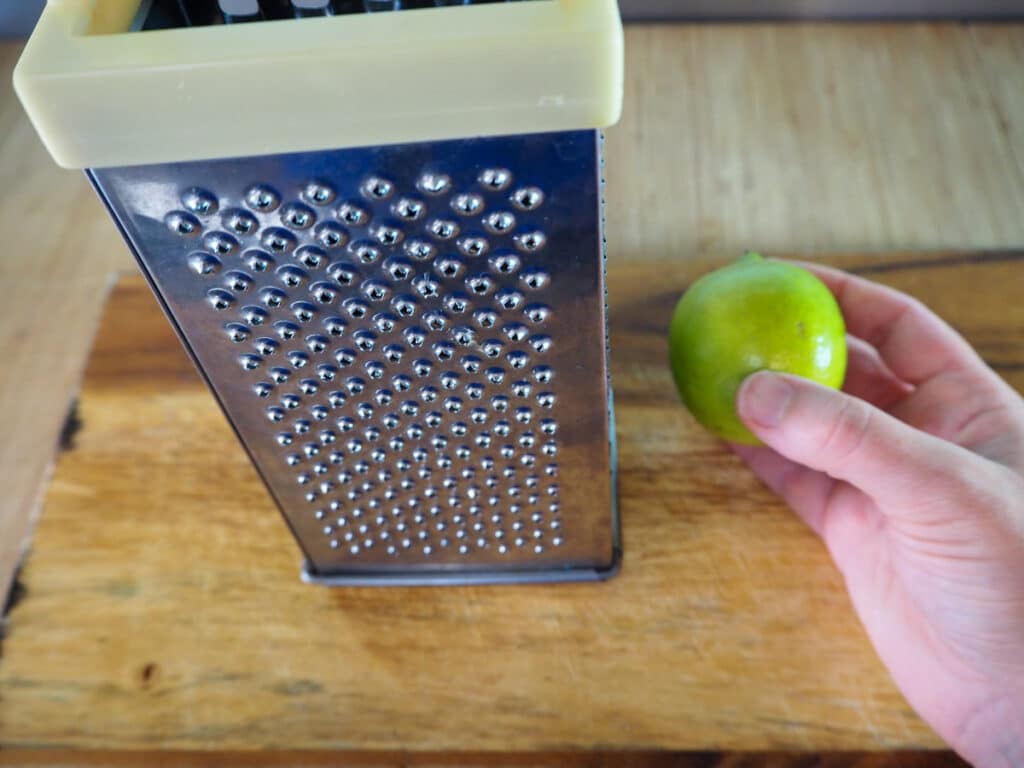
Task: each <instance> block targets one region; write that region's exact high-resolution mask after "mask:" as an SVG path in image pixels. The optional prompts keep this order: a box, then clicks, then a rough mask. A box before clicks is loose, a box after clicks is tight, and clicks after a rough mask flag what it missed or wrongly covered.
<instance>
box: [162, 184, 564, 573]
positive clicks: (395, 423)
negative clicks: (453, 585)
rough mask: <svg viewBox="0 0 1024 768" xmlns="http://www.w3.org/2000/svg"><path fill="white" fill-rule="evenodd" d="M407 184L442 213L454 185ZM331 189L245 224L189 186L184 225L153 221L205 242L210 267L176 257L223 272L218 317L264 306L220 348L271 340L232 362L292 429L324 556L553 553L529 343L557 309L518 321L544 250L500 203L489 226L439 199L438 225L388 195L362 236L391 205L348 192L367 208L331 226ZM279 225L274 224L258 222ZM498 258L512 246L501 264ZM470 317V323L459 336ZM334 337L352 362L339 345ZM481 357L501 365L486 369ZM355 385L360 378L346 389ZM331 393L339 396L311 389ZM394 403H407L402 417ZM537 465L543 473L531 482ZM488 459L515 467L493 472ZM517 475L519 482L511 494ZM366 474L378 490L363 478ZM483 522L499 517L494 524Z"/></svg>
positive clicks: (472, 210) (547, 402)
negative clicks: (268, 330) (333, 255)
mask: <svg viewBox="0 0 1024 768" xmlns="http://www.w3.org/2000/svg"><path fill="white" fill-rule="evenodd" d="M512 180H513V179H512V174H511V172H510V171H508V170H507V169H503V168H492V169H485V170H484V171H482V172H481V173H480V174H479V176H478V177H477V179H476V181H477V183H478V184H479V185H480V188H481V189H483V190H484V193H485V194H488V193H495V192H504V191H505V190H507V189H508V188H509V187H510V185H511V183H512ZM415 186H416V188H417V189H418V190H419V191H420V192H421V193H423V194H424V195H426V196H427V198H428V199H429V198H434V197H440V198H444V197H445V196H446V195H449V194H450V193H451V191H452V188H453V183H452V179H451V177H450V176H448V175H446V174H438V173H436V172H429V173H424V174H421V175H420V176H419V177H418V179H417V180H416V183H415ZM338 189H339V187H336V186H334V185H331V184H330V183H328V182H325V181H321V180H313V181H310V182H309V183H307V184H306V185H304V186H303V187H302V188H301V189H298V190H296V192H295V193H296V195H297V197H298V198H299V200H301V202H299V201H294V202H289V203H286V204H283V205H282V201H281V196H280V194H279V193H278V192H277V191H276V190H274V189H273V188H271V187H270V186H268V185H256V186H253V187H250V188H248V189H246V190H243V191H242V197H241V200H242V201H243V203H244V205H245V206H246V207H245V208H239V207H230V206H227V205H224V204H222V203H223V202H224V201H221V200H218V199H217V198H216V197H215V196H213V195H211V194H209V193H204V192H203V191H202V190H197V189H196V188H192V189H189V190H186V192H185V193H184V194H183V195H182V205H183V206H184V207H185V209H186V210H183V211H171V212H170V213H168V214H167V216H166V217H165V219H164V220H165V223H166V224H167V226H168V227H169V228H170V229H171V231H173V232H176V233H177V234H179V235H180V236H182V237H183V238H186V239H187V238H193V237H197V236H200V235H202V242H203V246H204V250H202V251H191V252H189V253H188V254H187V256H186V263H187V266H188V267H189V269H190V271H191V272H192V273H193V274H195V275H196V276H197V278H199V279H204V280H205V279H210V278H212V277H214V276H216V275H219V274H221V273H222V272H223V276H222V277H221V278H220V284H219V285H216V286H212V287H208V288H206V289H205V291H206V297H207V300H208V301H209V303H210V304H211V306H213V307H214V308H215V309H216V310H218V311H228V312H230V311H231V310H232V308H233V307H235V306H236V305H237V304H238V302H239V299H240V298H241V296H243V295H246V294H249V293H252V294H254V295H255V297H256V298H257V299H258V301H259V304H260V306H257V305H256V304H252V303H247V304H245V305H244V306H242V307H241V308H240V309H238V310H235V311H237V312H238V315H237V317H238V320H229V321H227V322H225V323H224V325H223V327H224V330H225V334H226V337H227V339H228V340H229V343H230V344H231V345H234V344H243V343H245V342H248V341H250V340H251V339H252V336H253V330H252V329H253V328H256V327H260V326H264V325H269V326H271V327H272V328H273V329H274V333H275V335H276V336H277V337H278V339H279V340H280V341H276V340H274V339H272V338H270V337H267V336H261V337H259V338H257V339H255V340H254V341H253V350H254V351H253V352H245V351H243V352H242V353H241V354H239V355H237V356H236V357H237V360H238V362H239V365H240V367H241V371H242V373H243V375H247V376H248V375H253V376H258V373H259V371H263V374H262V376H258V378H257V379H254V380H253V382H252V384H251V385H250V386H251V389H252V391H253V393H254V395H255V396H256V397H259V398H263V399H270V400H271V404H270V405H268V406H265V413H266V416H267V419H268V422H267V423H268V426H270V425H280V424H283V423H285V422H286V421H287V419H288V416H287V414H288V413H295V414H298V416H299V417H298V418H296V419H294V420H293V421H292V422H291V428H290V429H286V430H278V431H276V432H274V431H271V432H270V433H269V437H271V438H272V439H273V440H274V441H275V442H276V444H278V445H279V447H280V449H281V451H282V452H281V456H282V461H283V462H284V463H285V464H286V465H288V466H291V467H293V468H294V470H295V475H294V477H295V481H296V484H297V485H298V486H301V487H303V488H304V489H305V490H304V497H305V499H306V501H307V502H308V503H309V504H310V507H311V514H312V515H313V517H314V519H317V520H323V521H325V523H326V524H325V525H324V526H323V528H322V530H323V533H324V536H325V537H327V541H328V543H329V545H330V546H331V548H333V549H342V548H344V550H345V551H346V552H347V556H348V557H358V556H359V555H360V554H362V553H369V552H372V551H373V550H374V548H375V547H382V548H383V551H384V552H386V553H387V554H388V555H390V556H397V555H399V554H400V553H402V552H409V551H416V552H418V553H419V555H420V556H422V557H424V558H429V557H430V556H431V555H432V554H433V553H435V552H439V551H442V550H453V551H455V552H457V553H458V554H459V555H468V554H470V553H471V552H472V551H474V550H475V549H488V548H492V547H493V548H495V549H496V550H497V551H498V552H499V553H507V552H508V551H510V549H512V548H516V549H522V548H532V550H533V551H534V552H536V553H538V554H539V553H540V552H542V551H543V548H544V546H546V545H547V544H548V543H550V544H551V545H552V546H559V545H560V544H561V543H562V541H563V539H564V534H563V533H562V532H561V529H562V525H561V520H560V518H559V517H558V514H559V511H560V507H559V503H558V494H559V491H558V486H557V484H556V483H555V482H554V478H555V477H557V464H555V463H553V462H551V461H550V459H551V458H552V457H554V456H556V454H557V450H558V444H557V442H556V441H555V439H554V436H555V435H556V433H557V422H556V421H555V419H554V418H551V412H552V410H553V409H554V407H555V403H556V395H555V393H554V392H553V391H551V390H550V385H551V382H552V381H553V379H554V371H553V368H552V366H551V365H549V364H548V363H544V362H540V358H541V356H543V355H545V354H546V353H548V352H549V350H550V349H551V345H552V341H551V338H550V337H549V336H547V335H546V334H543V333H533V335H530V334H531V331H530V330H528V325H529V326H532V327H534V328H536V327H538V326H543V325H544V324H545V323H546V322H547V321H548V319H549V318H550V315H551V310H550V308H549V307H548V306H547V305H545V304H542V303H539V302H533V303H530V304H528V305H526V306H524V304H525V297H524V294H523V292H522V291H523V290H524V289H525V290H527V291H529V292H531V293H534V292H536V293H543V291H544V290H545V289H546V288H548V287H549V285H550V283H551V276H550V274H549V273H548V272H547V271H545V270H544V269H543V266H542V264H541V263H539V262H538V263H533V264H524V261H523V260H524V258H530V257H532V255H533V254H537V253H538V252H539V251H541V250H542V249H543V247H544V245H545V244H546V238H545V236H544V234H543V232H542V231H540V230H537V229H533V228H527V230H526V231H522V232H520V231H517V227H518V226H519V222H518V220H517V218H516V216H515V215H514V214H513V213H512V212H511V211H509V210H501V209H500V203H501V200H498V199H495V201H494V202H495V203H496V204H498V206H499V207H498V208H496V209H495V210H492V211H490V212H487V211H486V207H487V200H486V199H485V197H484V195H481V194H479V193H476V192H472V193H471V192H465V193H460V194H456V195H452V196H451V197H450V199H446V200H443V205H442V207H441V208H436V215H435V216H434V217H433V218H430V217H429V216H428V215H427V214H428V211H429V210H433V209H435V205H434V204H433V203H428V202H426V201H425V200H423V199H420V198H416V197H411V196H398V197H397V199H395V200H394V201H393V202H388V203H387V204H386V209H384V210H382V211H380V213H382V214H385V218H383V219H381V221H380V223H377V224H375V225H374V226H372V227H371V222H372V221H373V220H374V218H375V214H376V206H377V205H380V204H385V203H384V201H391V199H392V198H393V196H394V194H395V192H396V185H395V183H394V182H393V181H391V180H389V179H385V178H383V177H371V178H368V179H365V180H364V181H363V183H361V184H360V185H359V188H358V190H357V194H358V196H359V197H362V198H363V200H365V201H366V203H354V202H351V201H349V202H343V203H342V204H341V205H339V206H338V208H337V209H335V210H333V211H331V210H327V213H328V214H333V215H334V216H335V219H336V220H332V219H330V218H324V220H322V221H319V222H318V221H317V219H318V218H321V217H319V216H318V214H317V213H316V211H315V208H321V209H326V207H327V206H330V205H332V204H333V203H334V201H335V199H336V198H337V196H338ZM506 194H508V193H507V192H506ZM544 199H545V198H544V193H543V191H542V190H540V189H539V188H538V187H532V186H528V187H520V188H518V189H516V190H515V191H513V192H512V193H511V195H510V196H509V197H507V198H505V201H506V203H509V202H510V203H511V205H512V207H513V208H515V209H516V210H518V211H520V212H524V213H525V212H530V211H534V210H536V209H537V208H539V207H540V206H541V205H542V204H543V202H544ZM442 208H447V209H448V210H449V211H451V212H453V213H455V214H456V215H457V216H459V217H460V218H462V219H463V220H464V221H465V226H467V227H468V228H469V229H472V227H473V226H479V227H481V228H482V230H483V231H485V232H486V233H487V235H484V234H475V233H469V234H466V235H464V236H463V235H462V229H463V226H464V225H463V224H460V223H459V222H458V221H456V220H455V219H453V218H450V217H449V216H445V215H444V214H443V213H442ZM218 210H222V211H223V213H222V214H221V217H220V222H219V223H220V224H221V225H222V226H223V228H224V229H222V230H218V229H210V230H208V231H204V226H203V223H202V222H201V221H200V219H199V218H198V215H202V216H204V217H210V216H212V215H213V214H215V213H217V211H218ZM272 212H276V217H275V219H274V220H271V219H269V218H267V217H266V216H267V214H269V213H272ZM387 214H390V215H392V216H394V217H395V219H394V220H388V219H387V218H386V215H387ZM424 219H425V221H426V223H423V224H420V223H418V222H420V221H423V220H424ZM209 223H210V224H213V223H214V222H213V221H212V220H211V221H210V222H209ZM491 238H494V242H493V243H492V241H491ZM453 240H455V241H456V242H454V243H453V242H451V241H453ZM505 244H507V246H510V247H504V248H501V247H500V246H502V245H505ZM494 246H499V248H498V250H496V251H495V252H494V253H495V255H494V256H492V257H491V258H490V259H488V260H487V261H481V262H477V263H478V265H479V266H477V268H476V269H475V270H471V269H469V267H468V265H467V263H466V262H464V261H463V258H465V259H470V260H476V259H479V258H480V257H481V256H484V255H485V254H486V253H488V252H489V251H491V250H492V248H493V247H494ZM243 248H244V250H243ZM325 249H334V250H338V249H347V253H348V257H347V258H343V259H341V260H334V261H330V260H329V259H328V258H327V254H326V251H325ZM239 251H241V256H240V257H238V256H236V254H238V253H239ZM236 258H237V259H238V261H237V262H234V259H236ZM278 258H284V261H283V262H282V263H281V264H278V263H277V261H276V259H278ZM533 258H536V257H533ZM225 260H229V261H225ZM329 261H330V263H328V262H329ZM416 262H419V263H421V264H422V265H423V267H424V268H425V269H418V268H417V267H416V266H414V264H415V263H416ZM357 264H358V265H359V266H358V267H357V266H356V265H357ZM480 267H483V270H481V269H480ZM225 268H227V271H226V272H224V271H223V270H224V269H225ZM243 268H247V269H243ZM207 285H209V284H208V283H207ZM374 305H379V306H382V307H386V308H387V311H384V312H380V311H374V310H373V309H371V307H373V306H374ZM449 313H450V314H449ZM463 314H466V320H469V321H471V322H472V325H468V324H466V323H465V321H463V322H453V318H454V317H457V316H460V315H463ZM282 316H283V317H282ZM284 318H288V319H284ZM314 326H315V328H314ZM300 328H310V329H311V330H316V331H317V332H305V331H303V332H301V333H300ZM492 334H493V335H492ZM346 336H347V337H348V338H349V339H351V342H350V345H339V344H338V341H339V340H340V339H341V338H342V337H346ZM282 344H283V345H284V348H283V349H282V348H281V345H282ZM293 345H300V346H293ZM300 347H301V348H300ZM410 350H421V354H420V355H411V354H410ZM460 350H464V351H465V352H469V354H464V353H463V352H460ZM423 353H426V354H423ZM277 354H282V356H283V357H282V359H283V360H284V361H285V362H287V364H288V366H289V367H282V366H280V365H276V366H272V367H270V368H269V369H265V368H264V360H265V359H268V358H270V357H272V356H275V355H277ZM485 359H489V360H491V361H493V363H498V364H492V365H490V366H488V367H486V368H485V366H484V364H483V360H485ZM356 368H358V369H359V373H360V375H358V376H357V375H350V376H346V377H340V376H339V374H340V372H341V371H343V370H346V369H348V370H354V369H356ZM307 369H308V373H310V374H313V376H304V377H302V378H299V379H292V376H291V373H292V371H295V372H298V371H300V370H301V371H303V372H307ZM510 372H515V373H516V374H519V375H517V376H514V377H512V378H510ZM522 374H526V375H525V376H524V375H522ZM414 381H420V382H423V383H422V384H420V385H418V386H415V385H414V384H413V382H414ZM339 382H340V383H341V385H342V386H341V388H338V386H337V385H338V383H339ZM370 382H373V385H372V386H370V384H369V383H370ZM328 383H333V384H334V387H335V388H333V389H331V388H324V386H323V385H324V384H328ZM381 383H383V384H385V386H383V387H382V386H380V384H381ZM537 387H543V390H541V389H537ZM396 393H398V394H401V393H408V394H414V395H415V396H416V399H415V400H413V399H405V400H401V401H399V400H398V398H396ZM513 398H514V399H515V400H516V402H517V404H516V405H514V406H513V404H512V402H511V399H513ZM421 404H422V406H427V407H425V408H424V407H421ZM542 412H543V414H544V418H540V415H539V414H540V413H542ZM314 424H321V425H324V426H329V427H330V428H321V429H319V430H315V429H313V425H314ZM341 435H348V436H349V437H346V438H344V439H342V438H341ZM387 435H390V437H388V436H387ZM309 438H312V440H309ZM300 443H301V444H300ZM328 446H330V447H331V450H330V451H329V453H322V451H323V450H324V449H326V448H327V447H328ZM335 446H337V447H335ZM296 449H297V450H296ZM539 456H544V457H547V458H548V459H549V462H548V463H546V464H544V465H543V470H542V471H541V466H539ZM496 457H500V458H501V460H502V461H506V462H508V463H507V464H506V465H504V466H503V468H502V469H501V471H500V472H499V471H498V468H497V458H496ZM519 467H521V468H523V469H524V470H525V471H526V472H527V474H525V475H522V476H518V475H517V468H519ZM374 468H376V469H374ZM435 472H440V473H442V474H441V475H439V476H437V477H435V476H434V475H433V473H435ZM478 472H483V473H485V474H484V475H482V476H478ZM373 473H377V474H376V477H378V479H379V484H378V483H376V482H375V481H373V480H370V479H365V478H367V477H368V476H370V475H371V474H373ZM499 475H500V476H499ZM360 478H363V479H362V480H360ZM485 508H486V509H490V510H493V513H492V514H491V515H490V517H487V516H485V515H484V514H483V510H484V509H485ZM555 531H558V532H559V534H558V535H557V536H553V535H552V532H555Z"/></svg>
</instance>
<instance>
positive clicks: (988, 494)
mask: <svg viewBox="0 0 1024 768" xmlns="http://www.w3.org/2000/svg"><path fill="white" fill-rule="evenodd" d="M802 266H805V267H807V268H808V269H809V270H810V271H812V272H813V273H814V274H816V275H817V276H818V277H820V278H821V279H822V280H823V281H824V282H825V284H826V285H828V286H829V288H830V289H831V290H832V292H833V293H834V294H835V296H836V298H837V300H838V301H839V304H840V307H841V308H842V310H843V315H844V317H845V318H846V323H847V330H848V333H849V334H850V335H849V339H848V340H849V369H848V374H847V383H846V386H845V390H846V392H845V393H841V392H834V391H832V390H829V389H826V388H824V387H821V386H819V385H817V384H813V383H811V382H809V381H806V380H804V379H799V378H796V377H792V376H784V375H779V374H774V373H768V372H760V373H756V374H754V375H752V376H750V377H749V378H748V379H747V380H746V381H745V382H744V384H743V386H742V387H741V388H740V391H739V394H738V396H737V410H738V412H739V415H740V418H741V419H742V420H743V421H744V423H746V425H747V426H748V427H749V428H750V430H751V431H752V432H754V434H756V435H757V436H758V437H759V438H760V439H761V440H762V441H763V442H764V443H765V446H761V447H746V446H735V448H734V449H735V450H736V452H737V453H738V454H739V455H740V456H741V457H742V458H743V459H744V460H745V461H746V463H747V464H748V465H749V466H750V467H751V469H753V471H754V472H755V473H756V474H757V475H758V476H759V477H760V478H761V479H762V480H763V481H764V482H765V483H766V484H767V485H768V486H769V487H771V488H772V489H773V490H774V491H775V492H777V493H778V494H780V495H781V496H782V497H783V498H784V499H785V500H786V501H787V502H788V503H789V505H790V506H791V507H792V508H793V509H794V510H795V511H796V512H797V513H798V514H799V515H800V516H801V517H802V518H803V519H804V520H805V521H806V522H807V524H808V525H809V526H810V527H811V528H812V529H813V530H814V531H815V532H816V533H817V534H818V535H819V536H820V537H821V538H822V539H823V541H824V543H825V545H826V547H827V548H828V550H829V552H830V554H831V556H832V558H833V560H834V561H835V563H836V566H837V567H838V568H839V570H840V572H841V573H842V575H843V577H844V579H845V581H846V586H847V589H848V590H849V593H850V597H851V599H852V601H853V605H854V608H855V610H856V611H857V613H858V615H859V616H860V620H861V622H862V623H863V625H864V627H865V629H866V630H867V633H868V635H869V637H870V639H871V641H872V643H873V644H874V646H875V649H876V650H877V651H878V654H879V656H880V657H881V659H882V661H883V662H884V663H885V665H886V667H887V668H888V669H889V672H890V674H891V675H892V677H893V678H894V680H895V681H896V684H897V685H898V686H899V688H900V690H901V691H903V694H904V695H905V696H906V697H907V700H908V701H909V702H910V704H911V706H913V707H914V709H915V710H916V711H917V712H918V713H919V714H920V715H921V717H923V718H924V719H925V720H926V721H927V722H928V723H929V724H930V725H931V726H932V727H933V728H934V729H935V730H936V731H937V732H938V734H939V735H940V736H942V738H943V739H945V740H946V741H947V742H948V743H949V744H950V745H951V746H952V747H953V748H954V749H956V750H957V751H958V752H959V753H960V754H961V755H962V756H963V757H964V758H966V759H967V760H969V761H971V762H972V763H974V764H975V765H978V766H983V767H984V768H988V766H999V767H1002V766H1006V767H1007V768H1009V767H1010V766H1024V400H1022V399H1021V397H1020V396H1019V395H1018V394H1017V393H1016V392H1015V391H1014V390H1013V389H1012V388H1011V387H1010V386H1009V385H1008V384H1006V383H1005V382H1004V381H1003V380H1002V379H1000V378H999V377H998V376H997V375H996V374H995V373H994V372H993V371H992V370H991V369H989V368H988V367H987V366H986V365H985V364H984V363H983V362H982V360H981V359H980V358H979V357H978V355H977V354H976V353H975V352H974V350H973V349H972V348H971V347H970V345H968V344H967V342H966V341H964V339H963V338H962V337H960V336H959V335H958V334H957V333H956V332H955V331H954V330H953V329H952V328H950V327H949V326H948V325H946V324H945V323H944V322H943V321H942V320H940V319H939V318H938V317H937V316H936V315H934V314H933V313H932V312H931V311H930V310H928V309H927V308H926V307H925V306H924V305H922V304H921V303H920V302H917V301H915V300H914V299H911V298H910V297H908V296H905V295H903V294H901V293H899V292H897V291H894V290H891V289H889V288H885V287H882V286H879V285H876V284H874V283H871V282H868V281H866V280H863V279H860V278H857V277H854V276H851V275H847V274H845V273H842V272H839V271H836V270H832V269H827V268H824V267H820V266H817V265H810V264H805V265H802Z"/></svg>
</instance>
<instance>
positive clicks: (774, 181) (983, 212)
mask: <svg viewBox="0 0 1024 768" xmlns="http://www.w3.org/2000/svg"><path fill="white" fill-rule="evenodd" d="M20 50H21V46H20V44H17V43H0V232H2V233H3V241H2V242H3V253H2V255H0V285H3V291H4V293H3V301H0V360H2V361H3V366H4V373H3V376H0V414H3V418H4V425H3V434H4V439H3V440H2V441H0V487H2V488H3V491H4V492H3V493H2V494H0V595H4V594H7V591H8V590H7V586H8V584H9V583H10V581H9V580H10V576H11V574H12V572H13V569H14V567H15V565H16V563H17V561H18V559H19V557H20V552H21V550H22V547H23V543H24V541H25V537H26V534H27V532H28V530H29V520H30V518H31V516H32V513H33V510H35V509H36V508H37V502H38V500H39V499H40V498H41V490H42V484H43V481H44V479H45V477H46V474H47V471H48V468H49V467H50V463H51V459H52V456H53V452H54V447H55V445H56V444H57V440H58V437H59V433H60V429H61V424H62V422H63V420H64V417H65V414H66V412H67V408H68V406H69V404H70V402H71V399H72V396H73V393H74V389H75V386H76V383H77V380H78V377H79V375H80V372H81V367H82V365H83V363H84V360H85V356H86V354H87V352H88V343H89V339H90V338H91V337H92V333H93V331H94V328H95V322H96V320H97V318H98V316H99V312H100V309H101V306H102V302H103V299H104V296H105V292H106V287H107V285H108V281H109V274H110V271H111V270H112V269H118V268H129V267H131V264H130V262H129V257H128V253H127V249H126V248H125V247H124V245H123V244H122V242H121V240H120V238H119V236H118V235H117V232H116V230H115V228H114V226H113V225H112V224H111V223H110V222H109V220H108V218H107V216H106V214H105V212H104V211H103V209H102V206H101V205H100V204H99V202H98V201H97V200H96V198H95V195H94V194H93V193H92V191H91V190H90V189H89V187H88V185H87V184H86V182H85V180H84V179H83V178H82V176H81V174H78V173H74V172H71V171H62V170H60V169H58V168H56V167H55V166H54V165H53V163H52V161H51V160H50V158H49V155H48V154H47V153H46V151H45V150H44V149H43V148H42V146H41V145H40V143H39V141H38V139H37V138H36V136H35V132H34V131H33V130H32V127H31V126H30V125H29V123H28V121H27V119H26V118H25V115H24V112H23V111H22V109H21V106H20V105H19V104H18V102H17V99H16V98H15V96H14V93H13V90H12V89H11V88H10V86H9V85H8V84H9V82H10V72H11V70H12V69H13V67H14V63H15V61H16V60H17V57H18V54H19V53H20ZM626 76H627V81H626V89H625V92H626V103H625V109H624V114H623V119H622V122H621V123H620V124H619V125H618V126H616V127H614V128H613V129H611V130H610V131H609V132H608V141H607V144H606V148H607V165H606V171H607V176H608V180H609V185H608V199H609V206H608V237H609V244H610V248H611V254H612V259H613V261H615V262H625V261H640V260H659V261H685V260H688V259H691V258H694V257H695V256H698V255H700V254H706V253H709V252H712V253H724V254H732V253H738V252H739V251H741V250H743V249H745V248H750V247H755V248H768V249H774V250H778V251H800V252H804V253H812V252H814V251H816V250H828V251H849V250H854V249H865V250H875V251H877V250H885V249H894V248H949V247H957V246H959V247H964V248H997V247H1014V246H1019V245H1020V244H1021V243H1024V217H1022V216H1021V215H1020V211H1021V210H1022V209H1024V149H1022V148H1024V27H1021V26H1019V25H959V24H902V25H879V24H857V25H828V24H801V25H765V24H761V25H689V26H688V25H664V26H631V27H629V28H628V29H627V33H626Z"/></svg>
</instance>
